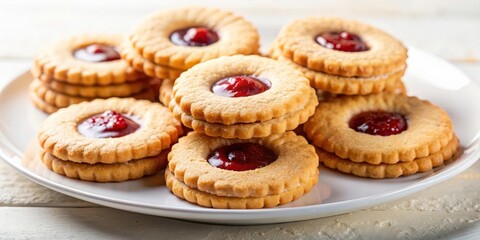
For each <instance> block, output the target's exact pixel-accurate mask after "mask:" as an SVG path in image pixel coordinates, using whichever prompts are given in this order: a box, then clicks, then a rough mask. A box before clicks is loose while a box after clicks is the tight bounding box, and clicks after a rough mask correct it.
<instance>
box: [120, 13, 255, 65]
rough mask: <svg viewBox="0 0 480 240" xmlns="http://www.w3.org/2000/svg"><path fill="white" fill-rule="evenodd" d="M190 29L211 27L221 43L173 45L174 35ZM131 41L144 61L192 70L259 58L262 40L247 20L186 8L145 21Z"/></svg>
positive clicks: (159, 14)
mask: <svg viewBox="0 0 480 240" xmlns="http://www.w3.org/2000/svg"><path fill="white" fill-rule="evenodd" d="M189 27H207V28H210V29H212V30H214V31H215V32H217V33H218V35H219V40H218V41H217V42H215V43H213V44H211V45H208V46H204V47H186V46H179V45H175V44H174V43H172V41H171V40H170V35H171V34H172V32H174V31H177V30H180V29H185V28H189ZM129 41H130V42H131V44H132V46H133V47H134V48H135V49H136V50H137V51H138V52H139V53H140V55H142V57H143V58H145V59H147V60H149V61H151V62H153V63H155V64H157V65H162V66H170V67H173V68H178V69H188V68H190V67H192V66H194V65H196V64H198V63H200V62H204V61H207V60H209V59H213V58H217V57H220V56H230V55H236V54H245V55H248V54H257V53H258V48H259V36H258V32H257V30H256V29H255V27H254V26H253V25H252V24H251V23H249V22H248V21H247V20H245V19H244V18H243V17H241V16H238V15H235V14H234V13H232V12H230V11H225V10H221V9H216V8H204V7H184V8H178V9H170V10H161V11H158V12H155V13H153V14H150V15H149V16H148V17H147V18H145V19H144V20H143V21H142V22H141V23H140V24H139V25H138V26H137V28H136V29H135V30H134V32H133V33H132V34H131V35H130V37H129Z"/></svg>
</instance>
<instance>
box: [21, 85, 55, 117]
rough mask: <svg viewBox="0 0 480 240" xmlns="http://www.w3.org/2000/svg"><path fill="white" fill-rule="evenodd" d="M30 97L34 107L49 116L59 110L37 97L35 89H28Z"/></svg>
mask: <svg viewBox="0 0 480 240" xmlns="http://www.w3.org/2000/svg"><path fill="white" fill-rule="evenodd" d="M28 95H29V96H30V100H31V101H32V103H33V105H35V107H37V108H38V109H40V110H42V111H43V112H45V113H47V114H51V113H54V112H56V111H58V109H59V108H58V107H56V106H53V105H50V104H48V103H46V102H45V101H43V99H41V98H40V97H39V96H37V93H35V91H34V89H33V88H29V89H28Z"/></svg>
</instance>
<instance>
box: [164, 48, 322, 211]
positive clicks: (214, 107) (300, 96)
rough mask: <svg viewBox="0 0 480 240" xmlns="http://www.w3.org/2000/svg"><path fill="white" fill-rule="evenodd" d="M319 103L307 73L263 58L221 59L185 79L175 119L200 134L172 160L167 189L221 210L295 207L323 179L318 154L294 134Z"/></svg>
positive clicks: (175, 96) (179, 84)
mask: <svg viewBox="0 0 480 240" xmlns="http://www.w3.org/2000/svg"><path fill="white" fill-rule="evenodd" d="M317 104H318V99H317V97H316V94H315V90H314V89H312V88H311V87H310V86H309V81H308V79H306V78H305V77H304V76H303V75H302V73H301V72H299V71H297V70H295V69H293V68H291V67H289V66H287V65H285V64H283V63H280V62H277V61H275V60H272V59H268V58H264V57H260V56H243V55H238V56H230V57H220V58H218V59H214V60H210V61H208V62H205V63H201V64H198V65H196V66H194V67H192V68H190V69H189V70H188V71H186V72H185V73H183V74H182V75H181V76H180V77H179V78H178V79H177V80H176V81H175V84H174V86H173V92H172V96H171V101H170V104H169V107H170V110H171V111H172V112H173V115H174V116H175V117H176V118H177V119H178V120H180V121H181V122H182V123H183V124H184V125H185V126H186V127H189V128H192V129H193V132H191V133H190V134H188V135H187V136H186V137H184V138H182V139H180V141H179V143H178V144H176V145H175V146H173V148H172V152H171V153H170V154H169V166H168V169H167V170H166V171H165V177H166V182H167V187H168V188H169V189H170V190H171V191H172V192H173V193H174V194H175V195H177V196H178V197H181V198H184V199H186V200H187V201H190V202H193V203H197V204H199V205H201V206H206V207H214V208H262V207H273V206H276V205H278V204H286V203H289V202H291V201H293V200H295V199H297V198H299V197H301V196H303V195H304V194H305V193H307V192H308V191H309V190H310V189H311V187H312V186H313V185H315V184H316V182H317V179H318V168H317V166H318V158H317V155H316V154H315V150H314V148H313V147H312V146H311V145H309V144H308V143H307V141H306V140H305V139H304V138H303V137H300V136H297V135H296V134H295V133H294V132H292V131H288V130H293V129H295V128H296V127H297V126H299V125H300V124H302V123H304V122H305V121H307V119H308V118H309V117H310V116H311V115H312V114H313V113H314V110H315V107H316V106H317Z"/></svg>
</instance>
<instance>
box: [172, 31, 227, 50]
mask: <svg viewBox="0 0 480 240" xmlns="http://www.w3.org/2000/svg"><path fill="white" fill-rule="evenodd" d="M218 40H219V36H218V34H217V32H215V31H214V30H212V29H211V28H208V27H188V28H183V29H179V30H176V31H174V32H172V33H171V34H170V41H171V42H172V43H174V44H175V45H179V46H189V47H203V46H208V45H211V44H214V43H216V42H218Z"/></svg>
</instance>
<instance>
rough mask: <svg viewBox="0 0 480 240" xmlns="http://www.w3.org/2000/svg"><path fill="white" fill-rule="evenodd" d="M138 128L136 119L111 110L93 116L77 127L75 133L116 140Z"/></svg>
mask: <svg viewBox="0 0 480 240" xmlns="http://www.w3.org/2000/svg"><path fill="white" fill-rule="evenodd" d="M139 128H140V121H139V119H138V118H137V117H135V116H131V115H127V114H120V113H117V112H115V111H112V110H107V111H105V112H103V113H100V114H96V115H93V116H91V117H89V118H87V119H85V120H83V121H81V122H80V123H79V124H78V125H77V131H78V132H79V133H80V134H82V135H83V136H85V137H89V138H118V137H123V136H126V135H128V134H131V133H133V132H135V131H137V130H138V129H139Z"/></svg>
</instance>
